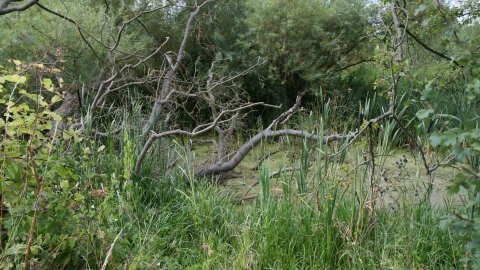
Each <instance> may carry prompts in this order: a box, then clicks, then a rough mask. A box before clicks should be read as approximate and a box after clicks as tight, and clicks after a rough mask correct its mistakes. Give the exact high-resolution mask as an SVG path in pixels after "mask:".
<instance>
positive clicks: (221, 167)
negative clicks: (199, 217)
mask: <svg viewBox="0 0 480 270" xmlns="http://www.w3.org/2000/svg"><path fill="white" fill-rule="evenodd" d="M281 136H293V137H302V138H306V139H309V140H313V141H318V140H322V141H323V142H324V143H325V142H333V141H339V140H343V139H347V138H353V137H354V136H355V134H349V135H331V136H325V137H324V136H321V135H314V134H311V133H308V132H306V131H302V130H294V129H281V130H264V131H262V132H260V133H258V134H257V135H255V136H253V138H251V139H250V140H249V141H247V142H246V143H245V144H244V145H243V146H242V147H241V148H240V149H238V151H237V153H236V154H235V155H234V156H233V157H232V158H231V159H230V160H228V161H225V162H223V161H219V162H217V163H215V164H212V165H210V166H208V167H206V168H204V169H203V170H201V171H199V172H198V173H196V176H197V177H208V176H212V175H215V174H218V173H221V172H226V171H230V170H233V169H234V168H235V167H237V165H238V164H240V162H241V161H242V160H243V159H244V158H245V156H246V155H247V154H248V152H250V150H252V149H253V148H254V147H255V146H256V145H257V144H259V143H260V142H261V141H262V140H264V139H267V138H275V137H281Z"/></svg>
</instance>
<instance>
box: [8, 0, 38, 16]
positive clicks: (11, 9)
mask: <svg viewBox="0 0 480 270" xmlns="http://www.w3.org/2000/svg"><path fill="white" fill-rule="evenodd" d="M21 1H22V0H3V2H2V3H0V15H5V14H7V13H10V12H14V11H24V10H27V9H28V8H30V7H32V6H33V5H35V4H37V3H38V1H39V0H29V1H27V2H26V3H25V4H23V5H21V6H12V7H8V5H10V3H11V2H21Z"/></svg>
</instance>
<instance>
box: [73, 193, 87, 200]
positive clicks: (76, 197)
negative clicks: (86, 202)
mask: <svg viewBox="0 0 480 270" xmlns="http://www.w3.org/2000/svg"><path fill="white" fill-rule="evenodd" d="M84 198H85V196H83V195H82V194H80V193H75V195H73V199H74V200H75V201H81V200H83V199H84Z"/></svg>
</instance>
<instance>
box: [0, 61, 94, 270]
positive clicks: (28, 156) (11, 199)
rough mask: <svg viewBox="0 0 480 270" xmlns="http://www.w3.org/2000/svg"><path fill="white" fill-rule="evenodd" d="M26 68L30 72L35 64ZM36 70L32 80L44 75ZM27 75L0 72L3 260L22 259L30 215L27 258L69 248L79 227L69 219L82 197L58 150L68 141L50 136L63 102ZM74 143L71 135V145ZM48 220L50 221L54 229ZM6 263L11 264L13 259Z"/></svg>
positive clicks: (45, 80) (43, 83) (50, 88)
mask: <svg viewBox="0 0 480 270" xmlns="http://www.w3.org/2000/svg"><path fill="white" fill-rule="evenodd" d="M11 62H13V63H15V64H16V65H17V69H18V68H20V69H21V68H22V67H23V65H22V64H21V62H20V61H16V60H11ZM30 66H31V68H33V69H35V66H34V64H31V65H30ZM36 68H38V69H35V71H34V72H35V76H34V77H35V78H41V77H42V76H43V75H45V74H46V73H42V72H46V71H48V69H47V68H45V67H43V65H42V66H36ZM29 71H30V70H22V71H21V72H22V73H18V74H17V72H16V71H10V72H5V70H2V76H1V77H0V86H2V88H1V90H2V91H1V92H0V109H1V111H2V113H3V115H1V117H0V130H1V134H0V135H1V136H0V155H1V156H2V159H0V183H2V184H1V185H0V194H1V196H2V201H3V203H4V205H5V207H6V208H7V209H8V213H7V214H3V213H2V216H1V217H0V218H1V220H2V225H3V227H4V228H5V230H6V231H7V233H8V237H10V238H9V239H8V241H10V242H11V245H10V249H9V251H8V252H7V254H6V256H8V257H10V256H14V255H15V256H17V255H18V256H20V257H21V256H24V252H25V245H24V244H23V243H24V242H25V236H26V235H28V234H29V228H30V226H31V224H32V222H33V220H34V218H35V217H34V213H35V211H37V215H36V218H37V221H38V222H37V224H38V226H37V227H36V228H35V230H36V231H35V239H36V240H35V243H32V246H31V252H32V253H31V254H32V255H34V256H43V257H45V256H46V255H45V254H46V253H50V252H51V251H52V249H55V250H64V249H67V248H69V246H70V247H72V246H73V245H74V244H75V239H73V240H70V239H71V238H68V237H69V236H68V234H70V233H72V231H73V230H75V227H76V226H77V225H78V220H77V219H78V218H74V213H75V212H78V208H79V206H80V205H81V204H82V203H83V202H84V200H85V195H83V194H82V193H86V191H85V189H84V188H83V187H80V186H79V184H78V181H77V180H78V179H79V176H78V175H76V174H75V172H74V170H73V169H72V168H71V167H70V166H68V164H67V161H66V159H64V158H63V154H64V153H63V150H62V145H63V144H64V143H68V142H69V141H68V140H66V139H65V138H63V137H61V133H59V136H56V135H57V134H56V133H55V132H52V134H50V131H51V130H52V127H53V124H52V121H57V122H59V121H61V120H62V118H61V117H60V116H59V115H57V114H56V113H54V112H53V111H52V110H51V106H52V104H53V103H55V102H58V101H60V100H62V96H61V95H59V94H57V93H55V92H54V89H55V86H54V84H53V82H52V80H50V79H48V78H43V79H40V80H30V79H27V78H30V76H29V75H30V74H29ZM24 74H25V75H24ZM27 80H28V81H29V83H28V84H26V82H27ZM30 81H32V82H31V83H30ZM30 89H36V90H39V89H42V90H43V91H30ZM49 100H50V102H48V101H49ZM78 137H79V135H78V134H76V133H73V134H72V135H71V138H70V139H73V138H78ZM72 141H73V140H72ZM37 198H39V199H37ZM34 206H35V207H34ZM52 217H55V221H54V223H55V226H53V227H52V226H51V224H52ZM76 220H77V223H75V221H76ZM65 221H66V222H65ZM65 226H66V227H68V228H69V229H67V230H60V231H59V229H58V228H59V227H65ZM67 238H68V240H69V241H68V242H67V241H66V240H67ZM67 243H69V245H68V246H67V245H66V244H67ZM22 245H23V246H22ZM42 245H43V248H42ZM47 247H48V248H47ZM44 248H45V250H44ZM18 252H20V254H17V253H18ZM42 254H43V255H42ZM4 255H5V254H4ZM4 258H5V257H4ZM10 259H11V260H12V261H15V258H14V257H10ZM18 265H20V264H18Z"/></svg>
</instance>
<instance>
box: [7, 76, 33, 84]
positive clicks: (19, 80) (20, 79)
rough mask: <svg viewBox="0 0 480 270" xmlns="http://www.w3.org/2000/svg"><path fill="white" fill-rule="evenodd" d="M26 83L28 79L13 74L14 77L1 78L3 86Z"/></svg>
mask: <svg viewBox="0 0 480 270" xmlns="http://www.w3.org/2000/svg"><path fill="white" fill-rule="evenodd" d="M26 81H27V77H25V76H20V75H18V74H13V75H7V76H2V77H0V83H1V84H4V83H5V82H12V83H19V84H25V82H26Z"/></svg>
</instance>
